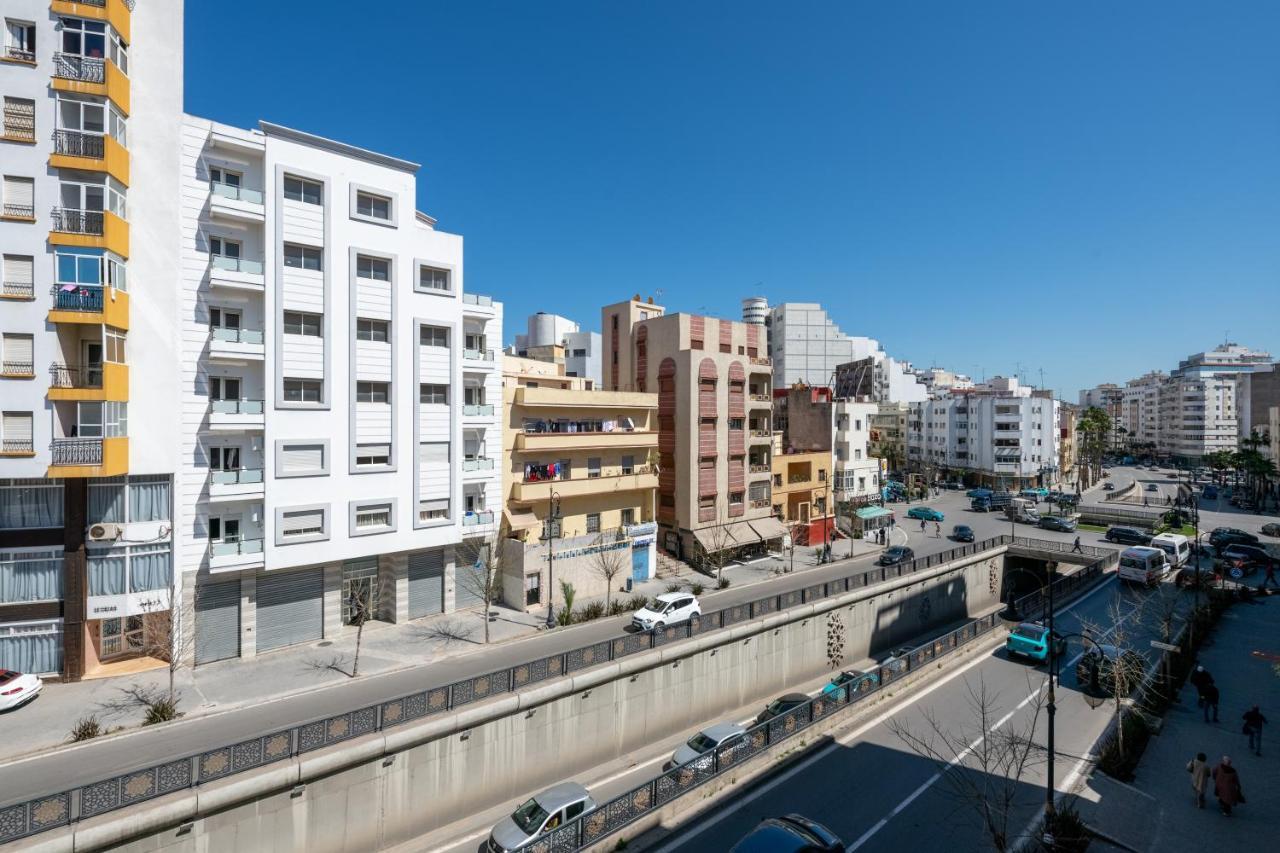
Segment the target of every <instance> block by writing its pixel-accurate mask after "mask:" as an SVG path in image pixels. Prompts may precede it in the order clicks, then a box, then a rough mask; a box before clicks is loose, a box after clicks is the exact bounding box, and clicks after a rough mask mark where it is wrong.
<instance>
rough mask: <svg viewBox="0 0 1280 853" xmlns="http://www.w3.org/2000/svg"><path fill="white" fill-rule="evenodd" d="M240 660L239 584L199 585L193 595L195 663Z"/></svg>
mask: <svg viewBox="0 0 1280 853" xmlns="http://www.w3.org/2000/svg"><path fill="white" fill-rule="evenodd" d="M239 656H240V581H238V580H236V581H223V582H221V583H207V584H201V585H200V586H199V587H198V588H197V591H196V663H197V664H202V663H213V662H214V661H216V660H226V659H227V658H234V657H239Z"/></svg>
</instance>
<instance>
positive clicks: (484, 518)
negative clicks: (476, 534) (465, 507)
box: [462, 510, 493, 527]
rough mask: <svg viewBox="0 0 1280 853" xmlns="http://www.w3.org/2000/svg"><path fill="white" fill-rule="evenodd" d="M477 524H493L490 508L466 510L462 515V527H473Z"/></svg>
mask: <svg viewBox="0 0 1280 853" xmlns="http://www.w3.org/2000/svg"><path fill="white" fill-rule="evenodd" d="M479 524H493V512H492V511H491V510H485V511H483V512H468V513H466V514H465V515H464V516H462V526H463V527H475V526H476V525H479Z"/></svg>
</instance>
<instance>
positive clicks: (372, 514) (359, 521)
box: [356, 504, 391, 530]
mask: <svg viewBox="0 0 1280 853" xmlns="http://www.w3.org/2000/svg"><path fill="white" fill-rule="evenodd" d="M390 527H391V504H373V505H372V506H360V507H356V530H374V529H377V528H390Z"/></svg>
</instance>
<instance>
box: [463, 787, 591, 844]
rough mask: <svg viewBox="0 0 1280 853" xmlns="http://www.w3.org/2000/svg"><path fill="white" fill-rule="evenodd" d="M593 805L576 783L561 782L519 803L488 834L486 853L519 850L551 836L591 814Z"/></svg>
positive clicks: (583, 789)
mask: <svg viewBox="0 0 1280 853" xmlns="http://www.w3.org/2000/svg"><path fill="white" fill-rule="evenodd" d="M595 807H596V801H595V800H593V799H591V795H590V794H588V793H587V789H586V788H584V787H582V786H581V785H579V784H578V783H576V782H561V783H560V784H559V785H554V786H552V787H550V788H548V789H547V790H545V791H543V792H542V793H541V794H536V795H535V796H532V797H530V798H529V799H527V800H525V801H524V802H523V803H521V805H520V807H519V808H517V809H516V810H515V811H514V812H512V813H511V814H510V815H508V816H507V817H504V818H503V819H502V820H500V821H498V825H497V826H495V827H494V828H493V832H492V833H490V834H489V841H488V843H487V844H486V846H485V850H486V851H487V853H508V851H510V850H518V849H519V848H521V847H523V846H524V845H526V844H528V843H529V842H531V841H533V840H535V839H537V838H538V837H539V836H541V835H542V834H544V833H547V832H551V831H552V830H554V829H558V828H559V827H561V826H564V825H565V824H567V823H569V822H570V821H572V820H574V819H576V818H577V817H578V816H579V815H583V814H586V813H587V812H589V811H593V810H594V809H595Z"/></svg>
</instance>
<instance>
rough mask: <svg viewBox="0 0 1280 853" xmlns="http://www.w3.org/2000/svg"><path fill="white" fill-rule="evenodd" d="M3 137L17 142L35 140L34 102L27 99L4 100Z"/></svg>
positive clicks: (6, 97)
mask: <svg viewBox="0 0 1280 853" xmlns="http://www.w3.org/2000/svg"><path fill="white" fill-rule="evenodd" d="M4 135H5V138H6V139H13V140H17V141H19V142H35V140H36V102H35V101H32V100H30V99H28V98H11V97H8V96H5V99H4Z"/></svg>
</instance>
